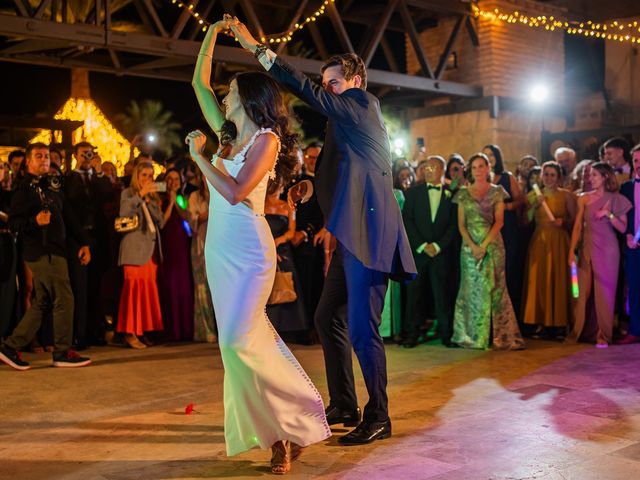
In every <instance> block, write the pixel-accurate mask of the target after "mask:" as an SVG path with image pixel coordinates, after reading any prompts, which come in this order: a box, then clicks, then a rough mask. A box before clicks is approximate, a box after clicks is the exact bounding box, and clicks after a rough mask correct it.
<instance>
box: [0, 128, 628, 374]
mask: <svg viewBox="0 0 640 480" xmlns="http://www.w3.org/2000/svg"><path fill="white" fill-rule="evenodd" d="M321 148H322V145H321V144H319V143H312V144H310V145H307V146H306V148H305V149H304V150H300V152H299V164H298V172H297V175H296V177H295V178H294V179H293V181H292V184H291V185H287V186H284V187H283V186H280V185H277V184H272V185H270V186H269V189H268V192H267V197H266V202H265V216H266V219H267V221H268V223H269V225H270V227H271V230H272V233H273V236H274V242H275V244H276V247H277V252H278V270H279V271H280V272H285V273H287V274H290V278H291V280H292V285H293V291H294V293H293V296H292V297H291V296H289V297H287V296H286V295H285V296H284V297H286V300H285V301H283V300H282V298H284V297H282V296H278V295H275V296H274V295H272V296H273V297H274V299H275V300H273V301H272V302H271V301H270V304H269V305H268V306H267V314H268V316H269V318H270V320H271V322H272V323H273V325H274V327H275V328H276V329H277V330H278V332H279V333H280V334H281V335H282V336H283V337H285V339H287V340H290V341H297V342H303V343H311V342H313V341H315V332H314V317H315V316H316V315H318V314H321V313H319V312H316V307H317V305H318V301H319V297H320V292H321V291H322V285H323V281H324V275H325V274H326V271H327V269H328V265H329V263H330V261H331V257H332V254H333V249H334V248H335V246H332V243H331V239H330V237H329V236H327V235H325V234H324V232H325V231H324V225H323V217H322V213H321V211H320V208H319V206H318V204H317V201H316V199H315V195H312V196H311V198H310V199H309V200H308V201H306V202H304V203H301V204H299V205H293V204H292V203H291V202H290V201H287V190H288V189H289V188H290V187H291V186H292V185H294V184H296V183H298V182H301V181H304V180H306V181H309V182H311V183H313V180H314V173H315V165H316V161H317V160H318V157H319V155H320V151H321ZM71 154H72V156H73V161H74V164H75V167H74V168H73V169H71V168H68V169H67V168H65V167H66V166H67V165H71V162H69V161H67V162H65V161H64V155H63V153H62V152H61V151H60V150H58V149H55V148H50V147H49V146H47V145H44V144H40V143H35V144H31V145H29V146H28V147H27V149H26V150H25V151H21V150H16V151H14V152H12V153H11V154H10V155H9V157H8V159H7V162H6V163H4V162H0V186H1V188H0V266H1V267H2V268H0V272H1V275H0V338H1V339H2V344H1V346H0V359H2V360H4V361H5V362H6V363H10V364H11V365H12V366H14V368H19V369H26V368H28V367H29V366H28V363H27V362H25V361H24V360H22V358H21V356H20V353H19V352H20V350H23V349H31V350H32V351H34V352H42V351H45V350H46V351H49V352H52V353H53V358H54V365H58V366H82V365H86V364H88V363H89V362H90V360H89V359H88V358H85V357H82V356H80V355H79V354H78V353H77V351H80V350H83V349H85V348H87V347H88V346H91V345H104V344H106V343H107V341H116V342H118V341H119V342H121V343H122V344H124V345H128V346H130V347H132V348H146V347H147V346H150V345H153V344H155V343H157V342H164V341H203V342H215V341H216V326H215V313H214V310H213V306H212V302H211V294H210V291H209V285H208V283H207V279H206V269H205V258H204V255H203V250H204V242H205V237H206V234H207V229H208V228H215V220H212V222H211V224H209V212H208V207H209V191H208V187H207V183H206V181H203V179H202V177H201V175H200V174H199V171H198V170H197V169H196V168H195V166H194V164H193V162H192V161H191V160H190V159H188V158H180V157H175V158H172V159H169V161H168V162H167V165H166V167H167V168H166V170H165V171H164V173H163V174H161V175H160V176H158V177H155V173H154V172H155V170H154V163H153V160H152V159H151V158H150V157H149V156H147V155H144V154H141V155H140V156H139V157H138V158H136V159H135V160H131V161H130V162H129V163H127V165H126V167H125V175H124V176H122V177H118V176H117V171H116V167H115V165H113V164H112V163H111V162H103V161H102V160H101V158H100V155H99V152H97V151H96V149H95V148H94V147H93V146H92V145H91V144H89V143H86V142H81V143H78V144H76V145H75V146H74V147H73V150H72V152H71ZM393 175H394V186H395V194H396V199H397V201H398V203H399V205H400V208H401V210H402V213H403V219H404V223H405V229H406V232H407V236H408V238H409V242H410V244H411V247H412V249H413V252H414V258H415V261H416V266H417V268H418V276H417V278H416V279H415V280H414V281H412V282H409V283H406V284H400V283H396V282H393V281H391V282H389V288H388V290H387V296H386V300H385V308H384V312H383V316H382V324H381V325H380V333H381V335H382V336H383V337H385V338H387V339H389V340H390V341H396V342H398V343H400V344H402V345H403V346H405V347H407V348H411V347H415V346H416V345H418V344H419V343H421V342H423V341H426V340H429V339H432V338H436V337H439V338H440V340H441V341H442V343H443V344H444V345H446V346H449V347H467V348H479V349H485V348H489V347H490V346H492V347H493V348H495V349H506V350H513V349H521V348H524V345H525V343H524V340H523V336H533V337H539V338H555V339H563V340H565V341H566V342H577V341H581V340H582V341H592V342H595V343H596V345H597V346H599V347H602V348H604V347H606V346H608V345H609V344H610V343H612V342H613V341H614V333H620V334H621V338H619V339H618V340H617V341H618V342H619V343H634V342H638V341H640V244H639V243H638V241H639V238H638V235H636V232H638V231H639V230H640V209H638V208H636V207H637V206H638V205H639V203H640V146H636V147H634V148H630V146H629V145H628V143H627V142H626V141H625V140H624V139H622V138H613V139H610V140H608V141H607V142H605V143H604V144H603V145H602V147H601V149H600V158H599V159H598V160H597V161H595V160H588V159H583V160H581V161H578V159H577V158H576V153H575V151H574V150H572V149H570V148H567V147H562V148H559V149H557V150H556V152H555V155H554V160H552V161H547V162H544V163H543V164H542V165H541V164H540V162H539V161H538V160H537V159H536V158H535V157H533V156H531V155H526V156H524V157H523V158H522V159H521V160H520V162H519V163H518V166H517V168H516V170H515V171H514V172H513V173H512V172H510V171H508V170H507V169H506V166H505V161H504V158H503V156H502V152H501V150H500V148H499V147H498V146H497V145H487V146H485V147H484V148H483V149H482V151H480V152H478V153H477V154H475V155H473V156H471V157H470V158H468V159H467V160H465V159H464V158H463V157H462V156H461V155H459V154H452V155H451V156H450V157H449V158H448V160H445V159H444V158H443V157H441V156H438V155H433V156H428V157H426V156H425V155H424V152H421V153H420V155H418V156H417V157H416V159H415V160H414V161H412V162H410V161H407V160H405V159H398V160H396V161H395V163H394V165H393ZM274 288H275V287H274ZM277 298H279V300H278V299H277ZM616 314H617V320H618V321H617V323H616ZM616 327H617V331H616Z"/></svg>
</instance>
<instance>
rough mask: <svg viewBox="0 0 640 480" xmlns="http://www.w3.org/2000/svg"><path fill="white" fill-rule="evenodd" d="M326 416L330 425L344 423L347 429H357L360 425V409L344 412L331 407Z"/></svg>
mask: <svg viewBox="0 0 640 480" xmlns="http://www.w3.org/2000/svg"><path fill="white" fill-rule="evenodd" d="M324 414H325V415H326V416H327V423H328V424H329V425H336V424H338V423H342V424H344V426H345V427H355V426H356V425H358V424H359V423H360V409H359V408H358V407H356V409H355V410H342V409H341V408H337V407H333V406H331V405H329V406H328V407H327V409H326V410H325V412H324Z"/></svg>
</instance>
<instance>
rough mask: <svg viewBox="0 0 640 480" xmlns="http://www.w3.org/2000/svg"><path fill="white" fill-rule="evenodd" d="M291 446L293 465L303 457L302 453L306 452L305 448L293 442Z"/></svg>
mask: <svg viewBox="0 0 640 480" xmlns="http://www.w3.org/2000/svg"><path fill="white" fill-rule="evenodd" d="M290 445H291V448H290V449H289V450H290V451H291V463H293V462H295V461H296V460H297V459H298V458H300V455H302V452H303V451H304V449H305V447H301V446H300V445H298V444H297V443H293V442H291V443H290Z"/></svg>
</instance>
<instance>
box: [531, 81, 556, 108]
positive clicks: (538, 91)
mask: <svg viewBox="0 0 640 480" xmlns="http://www.w3.org/2000/svg"><path fill="white" fill-rule="evenodd" d="M550 96H551V92H550V91H549V87H547V86H546V85H543V84H541V83H539V84H537V85H534V86H533V87H531V90H529V100H530V101H531V102H532V103H536V104H539V105H540V104H543V103H547V101H548V100H549V97H550Z"/></svg>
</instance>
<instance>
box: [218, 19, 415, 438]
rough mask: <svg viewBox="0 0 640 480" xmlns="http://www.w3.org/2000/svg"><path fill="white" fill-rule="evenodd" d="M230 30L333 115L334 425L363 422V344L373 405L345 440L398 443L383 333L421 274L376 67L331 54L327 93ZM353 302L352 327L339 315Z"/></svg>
mask: <svg viewBox="0 0 640 480" xmlns="http://www.w3.org/2000/svg"><path fill="white" fill-rule="evenodd" d="M230 27H231V29H232V31H233V33H234V34H235V36H236V38H238V40H239V41H240V44H241V45H242V46H243V47H244V48H245V49H247V50H249V51H251V52H252V53H253V54H254V55H255V56H256V58H257V59H258V60H259V61H260V63H261V64H262V66H263V67H264V68H265V69H266V70H267V71H268V72H269V74H270V75H271V76H273V77H274V78H275V79H276V80H277V81H278V82H280V83H281V84H282V85H284V86H286V87H287V88H288V89H289V90H290V91H292V92H293V93H294V94H295V95H297V96H298V97H300V98H301V99H302V100H304V101H305V102H306V103H307V104H309V106H311V107H312V108H314V109H315V110H316V111H318V112H320V113H322V114H323V115H325V116H326V117H327V118H328V123H327V133H326V136H325V142H324V148H323V149H322V154H321V157H320V158H319V159H318V164H317V168H316V176H315V185H316V192H317V196H318V203H319V204H320V208H321V210H322V213H323V215H324V220H325V227H326V230H327V231H328V232H330V233H331V234H332V235H333V236H334V237H335V239H336V240H337V248H336V251H335V253H334V255H333V258H332V260H331V264H330V266H329V271H328V273H327V277H326V279H325V283H324V288H323V290H322V296H321V298H320V303H319V305H318V309H317V310H316V315H315V322H316V327H317V329H318V334H319V336H320V341H321V342H322V347H323V351H324V357H325V366H326V370H327V381H328V384H329V395H330V402H329V407H328V408H327V412H326V413H327V420H328V422H329V423H330V424H336V423H343V424H345V425H355V424H357V423H358V422H359V420H360V411H359V409H358V402H357V398H356V394H355V385H354V379H353V368H352V364H351V347H353V350H354V351H355V353H356V356H357V357H358V362H359V363H360V368H361V370H362V374H363V376H364V380H365V384H366V386H367V392H368V393H369V402H368V403H367V405H366V406H365V408H364V414H363V419H362V422H360V423H359V424H358V426H357V427H356V429H355V430H353V431H351V432H349V433H348V434H347V435H345V436H343V437H341V438H340V439H339V440H338V442H339V443H341V444H343V445H358V444H364V443H370V442H372V441H374V440H380V439H383V438H388V437H389V436H391V420H390V419H389V413H388V399H387V391H386V388H387V364H386V356H385V351H384V344H383V342H382V338H381V337H380V334H379V332H378V326H379V325H380V317H381V314H382V308H383V306H384V296H385V292H386V289H387V281H388V278H389V277H390V276H391V277H393V278H395V279H408V278H412V277H413V275H415V272H416V270H415V264H414V262H413V257H412V255H411V250H410V247H409V242H408V240H407V235H406V233H405V231H404V226H403V224H402V216H401V214H400V208H399V206H398V203H397V201H396V199H395V197H394V194H393V185H392V175H391V154H390V150H389V137H388V135H387V130H386V128H385V125H384V122H383V120H382V113H381V111H380V104H379V102H378V99H377V98H376V97H375V96H373V95H372V94H371V93H369V92H367V91H366V87H367V71H366V67H365V65H364V62H363V61H362V59H361V58H360V57H358V56H357V55H355V54H344V55H337V56H334V57H331V58H330V59H329V60H328V61H327V62H326V63H325V64H324V66H323V68H322V86H321V85H318V84H316V83H314V82H312V81H311V80H310V79H309V78H308V77H307V76H305V75H304V74H302V73H300V72H298V71H296V70H295V69H294V68H293V67H292V66H291V65H289V64H287V63H286V62H285V61H284V60H283V59H282V58H281V57H279V56H277V55H276V54H275V53H274V52H273V51H271V50H269V49H268V48H267V47H266V46H265V45H261V44H259V43H258V42H257V41H256V40H255V39H254V38H253V37H252V36H251V34H250V33H249V32H248V30H247V29H246V27H245V26H244V25H242V24H241V23H240V22H239V21H238V20H237V19H234V20H233V21H231V22H230ZM318 235H324V233H319V234H318ZM345 303H346V304H347V320H346V321H345V319H344V317H343V316H341V315H339V314H338V312H339V310H340V308H341V307H342V306H343V305H344V304H345Z"/></svg>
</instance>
